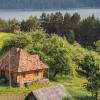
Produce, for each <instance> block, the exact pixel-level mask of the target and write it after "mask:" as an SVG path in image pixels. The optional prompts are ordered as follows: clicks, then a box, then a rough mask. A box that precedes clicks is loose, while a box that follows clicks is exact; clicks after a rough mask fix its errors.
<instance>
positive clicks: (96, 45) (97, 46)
mask: <svg viewBox="0 0 100 100" xmlns="http://www.w3.org/2000/svg"><path fill="white" fill-rule="evenodd" d="M94 49H95V51H96V52H98V53H99V54H100V40H98V41H97V42H95V43H94Z"/></svg>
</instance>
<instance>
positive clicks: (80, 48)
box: [0, 12, 100, 100]
mask: <svg viewBox="0 0 100 100" xmlns="http://www.w3.org/2000/svg"><path fill="white" fill-rule="evenodd" d="M0 24H1V25H0V31H5V32H11V33H0V49H1V53H4V51H6V50H8V49H10V48H12V47H16V48H23V49H25V50H26V51H27V52H29V53H30V54H38V55H39V56H40V58H41V60H42V61H43V62H45V63H47V64H48V66H49V71H50V76H49V78H50V80H51V84H58V83H61V84H64V86H65V87H66V89H68V91H69V92H70V93H71V95H72V97H73V98H74V99H76V100H89V98H91V99H93V100H98V98H99V89H100V55H99V54H100V40H99V37H100V36H99V34H98V33H99V32H100V29H99V27H100V26H99V25H100V21H99V20H98V19H95V18H94V16H92V17H88V18H87V19H84V20H80V16H79V15H78V14H77V13H75V14H73V15H72V16H71V15H69V14H67V13H66V14H65V16H64V17H63V16H62V14H61V13H60V12H58V13H56V14H51V15H46V14H45V13H43V14H42V16H41V17H40V19H38V18H36V17H32V16H31V17H30V18H29V19H28V20H26V21H22V22H19V21H17V20H16V19H12V20H9V21H4V20H2V19H1V21H0ZM5 25H6V27H5ZM80 29H81V30H80ZM79 43H80V44H79ZM46 75H47V73H46ZM31 86H32V88H31V89H33V88H36V87H33V85H31ZM31 86H29V88H30V87H31ZM39 86H41V85H39ZM39 86H38V87H39ZM43 87H44V85H43ZM1 88H2V86H1ZM3 88H4V87H3ZM39 88H41V87H39ZM14 89H15V88H14ZM29 90H30V89H28V90H27V89H24V90H23V91H22V92H26V91H29ZM7 91H9V92H10V89H7ZM16 91H18V90H17V89H15V92H16ZM4 92H6V89H5V88H4ZM11 92H12V90H11ZM91 99H90V100H91Z"/></svg>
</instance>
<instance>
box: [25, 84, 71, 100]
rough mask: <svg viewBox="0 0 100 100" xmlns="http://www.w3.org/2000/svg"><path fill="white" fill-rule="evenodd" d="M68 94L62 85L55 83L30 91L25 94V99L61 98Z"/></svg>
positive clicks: (58, 99)
mask: <svg viewBox="0 0 100 100" xmlns="http://www.w3.org/2000/svg"><path fill="white" fill-rule="evenodd" d="M69 96H70V95H69V93H68V92H67V91H66V90H65V88H64V86H63V85H57V86H50V87H46V88H42V89H40V90H36V91H32V92H30V93H29V94H28V96H26V98H25V100H62V99H63V98H64V97H69Z"/></svg>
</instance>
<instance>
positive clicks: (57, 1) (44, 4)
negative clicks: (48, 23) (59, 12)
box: [0, 0, 100, 10]
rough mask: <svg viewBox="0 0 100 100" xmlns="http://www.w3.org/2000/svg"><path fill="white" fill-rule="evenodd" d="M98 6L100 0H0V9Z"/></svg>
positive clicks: (99, 5)
mask: <svg viewBox="0 0 100 100" xmlns="http://www.w3.org/2000/svg"><path fill="white" fill-rule="evenodd" d="M80 7H100V0H0V9H23V10H24V9H33V10H42V9H68V8H80Z"/></svg>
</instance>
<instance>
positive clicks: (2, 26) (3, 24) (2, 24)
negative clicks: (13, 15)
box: [0, 18, 8, 32]
mask: <svg viewBox="0 0 100 100" xmlns="http://www.w3.org/2000/svg"><path fill="white" fill-rule="evenodd" d="M7 25H8V24H7V21H5V20H3V19H1V18H0V32H2V31H7Z"/></svg>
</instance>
